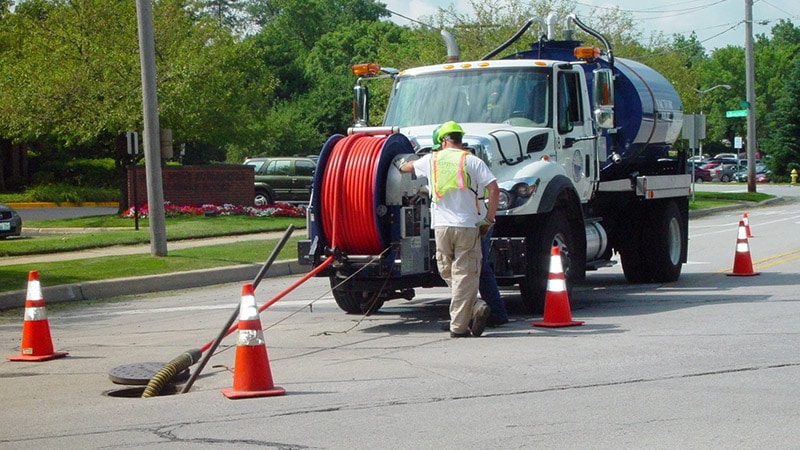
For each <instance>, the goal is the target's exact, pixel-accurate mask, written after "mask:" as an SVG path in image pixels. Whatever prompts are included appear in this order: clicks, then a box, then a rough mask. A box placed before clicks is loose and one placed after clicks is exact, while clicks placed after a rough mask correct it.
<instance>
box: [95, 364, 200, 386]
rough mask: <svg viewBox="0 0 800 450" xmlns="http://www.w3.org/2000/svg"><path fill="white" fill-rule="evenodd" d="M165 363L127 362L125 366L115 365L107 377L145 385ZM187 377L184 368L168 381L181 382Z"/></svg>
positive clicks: (112, 379) (117, 382)
mask: <svg viewBox="0 0 800 450" xmlns="http://www.w3.org/2000/svg"><path fill="white" fill-rule="evenodd" d="M164 364H165V363H158V362H145V363H137V364H128V365H125V366H117V367H114V368H113V369H111V370H109V371H108V378H110V379H111V381H112V382H114V383H116V384H131V385H136V386H139V385H141V386H146V385H147V383H149V382H150V379H151V378H153V376H154V375H155V374H157V373H158V371H159V370H161V369H162V368H163V367H164ZM188 379H189V369H185V370H183V371H182V372H180V373H177V374H175V376H174V377H172V379H171V380H170V382H172V383H174V382H181V381H186V380H188Z"/></svg>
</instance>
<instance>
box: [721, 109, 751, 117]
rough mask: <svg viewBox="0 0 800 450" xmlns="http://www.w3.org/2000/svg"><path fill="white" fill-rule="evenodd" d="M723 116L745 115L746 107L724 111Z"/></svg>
mask: <svg viewBox="0 0 800 450" xmlns="http://www.w3.org/2000/svg"><path fill="white" fill-rule="evenodd" d="M725 117H727V118H729V119H730V118H731V117H747V110H746V109H735V110H733V111H725Z"/></svg>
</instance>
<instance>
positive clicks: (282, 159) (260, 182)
mask: <svg viewBox="0 0 800 450" xmlns="http://www.w3.org/2000/svg"><path fill="white" fill-rule="evenodd" d="M244 164H247V165H251V166H253V169H254V170H255V171H256V184H255V194H256V196H255V205H256V206H264V205H270V204H272V203H275V202H282V203H308V201H309V199H310V197H311V183H312V182H313V180H314V171H316V170H317V163H316V162H315V161H314V160H313V159H311V158H307V157H297V156H266V157H254V158H247V159H246V160H245V161H244Z"/></svg>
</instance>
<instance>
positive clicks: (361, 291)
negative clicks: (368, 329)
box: [298, 14, 690, 313]
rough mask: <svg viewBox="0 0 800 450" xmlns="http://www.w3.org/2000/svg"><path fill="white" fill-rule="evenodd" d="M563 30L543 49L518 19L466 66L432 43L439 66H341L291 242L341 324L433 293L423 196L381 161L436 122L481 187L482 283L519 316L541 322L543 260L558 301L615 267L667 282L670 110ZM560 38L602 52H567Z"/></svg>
mask: <svg viewBox="0 0 800 450" xmlns="http://www.w3.org/2000/svg"><path fill="white" fill-rule="evenodd" d="M563 23H564V31H563V37H562V38H561V39H557V38H556V36H555V35H556V33H555V29H556V25H557V24H558V20H557V18H556V17H555V15H554V14H551V15H549V16H548V17H547V18H546V19H540V18H532V19H530V20H529V21H528V22H526V24H525V25H524V26H523V27H522V28H521V29H520V30H519V31H517V33H516V34H515V35H514V36H512V37H511V38H510V39H509V40H508V41H506V42H505V43H503V44H502V45H501V46H499V47H497V48H496V49H495V50H493V51H491V52H490V53H488V54H487V55H486V56H484V57H483V58H481V59H480V60H477V61H460V58H459V53H458V46H457V44H456V43H455V40H454V39H453V38H452V36H451V35H450V34H449V33H447V32H442V36H443V40H444V42H445V44H446V45H445V46H446V48H447V60H446V62H445V63H444V64H437V65H431V66H425V67H416V68H410V69H406V70H403V71H399V70H396V69H392V68H385V67H380V66H378V65H377V64H364V65H356V66H354V67H353V73H354V75H356V76H357V77H358V79H357V81H356V84H355V87H354V100H353V104H354V116H355V117H354V119H355V124H354V126H353V127H351V128H350V129H348V131H347V134H346V135H334V136H331V137H330V138H329V139H328V140H327V141H326V143H325V144H324V145H323V147H322V150H321V152H320V155H319V160H318V166H317V171H316V173H315V175H314V183H313V188H312V193H311V201H310V204H309V208H308V229H307V232H308V239H305V240H302V241H300V242H299V243H298V259H299V261H300V263H301V264H307V265H311V266H313V267H315V268H319V269H320V270H319V272H318V274H317V276H325V277H328V278H329V279H330V284H331V288H332V291H333V296H334V298H335V300H336V302H337V304H338V305H339V307H340V308H341V309H342V310H344V311H346V312H348V313H368V312H373V311H376V310H378V309H379V308H380V307H381V306H382V305H383V304H384V302H385V301H387V300H391V299H397V298H405V299H411V298H413V297H414V295H415V289H417V288H426V287H434V286H444V282H443V280H442V279H441V277H439V275H438V273H437V268H436V260H435V242H434V237H433V234H432V229H431V209H430V206H431V199H430V193H429V192H428V182H427V180H425V179H424V178H422V179H417V178H416V177H415V176H414V175H413V174H407V173H406V174H404V173H401V172H399V171H398V170H397V169H396V168H395V166H394V165H393V163H394V162H395V161H396V160H397V159H399V158H408V157H410V156H411V155H413V154H422V153H425V152H429V151H431V147H432V146H433V145H434V143H433V138H432V134H433V131H434V129H435V128H436V127H437V126H438V125H440V124H442V123H443V122H446V121H450V120H454V121H456V122H458V123H459V124H460V125H461V126H462V127H463V129H464V130H465V132H466V134H465V135H464V143H465V148H466V149H468V150H469V151H471V152H473V153H474V154H475V155H476V156H478V157H480V158H481V159H483V161H485V162H486V163H487V164H488V166H489V167H490V169H491V170H492V172H493V173H494V175H495V176H496V177H497V183H498V186H499V187H500V202H499V208H498V212H497V215H496V224H495V228H494V232H493V237H492V245H491V252H490V255H489V259H490V261H491V264H492V266H493V269H494V272H495V276H496V278H497V282H498V284H499V285H500V286H501V287H502V286H515V285H516V286H518V287H519V291H520V296H521V299H522V302H523V303H524V305H525V306H526V307H527V308H528V309H529V310H530V312H533V313H537V312H541V311H542V310H543V307H544V298H545V294H546V289H547V279H548V275H549V270H550V258H551V251H552V250H553V247H554V246H557V247H558V248H559V250H560V252H558V254H560V255H561V259H562V266H563V270H564V276H565V278H566V280H567V286H568V289H569V288H570V287H571V286H572V285H573V284H574V283H577V282H580V281H581V280H583V279H584V278H585V276H586V272H587V271H593V270H597V269H599V268H602V267H606V266H610V265H613V264H615V263H616V262H617V259H619V260H620V261H621V264H622V270H623V272H624V275H625V278H626V279H627V281H628V282H630V283H648V282H655V283H661V282H671V281H675V280H677V279H678V278H679V277H680V273H681V267H682V265H683V263H685V262H686V256H687V243H688V198H689V195H690V175H687V174H686V170H685V161H686V158H685V155H680V154H679V155H678V156H677V158H676V157H675V156H674V155H673V156H672V157H670V154H669V151H670V148H671V145H672V144H673V143H674V141H675V140H676V139H677V137H678V135H679V133H680V129H681V124H682V114H683V113H682V107H681V102H680V98H679V97H678V94H677V92H676V91H675V89H674V88H673V87H672V86H671V85H670V83H669V82H668V81H667V80H666V79H665V78H664V77H663V76H662V75H660V74H659V73H657V72H656V71H655V70H653V69H651V68H650V67H647V66H645V65H643V64H641V63H638V62H636V61H632V60H626V59H623V58H616V57H615V56H614V54H613V51H612V49H611V46H610V45H609V42H608V41H607V39H606V38H605V37H604V36H603V35H602V34H601V33H599V32H598V31H596V30H594V29H592V28H590V27H589V26H587V25H586V24H584V23H583V22H582V21H581V20H580V19H579V18H577V17H576V16H574V15H571V16H569V17H568V18H567V19H566V20H565V21H564V22H563ZM533 25H539V27H540V28H541V31H540V33H539V35H537V36H536V38H535V39H534V40H535V42H533V43H532V44H530V47H529V48H528V49H527V50H524V51H518V52H515V53H512V54H507V55H505V56H502V57H499V58H498V57H497V56H498V55H501V54H503V52H505V51H506V49H507V48H508V47H510V46H511V45H512V44H513V43H515V42H516V41H518V40H519V39H520V38H522V37H523V36H524V35H525V34H526V32H527V31H528V29H530V27H531V26H533ZM573 25H574V26H576V27H577V28H579V29H580V30H582V31H583V32H584V33H585V34H586V35H588V36H590V37H591V38H594V39H596V40H597V41H598V42H599V43H601V44H602V45H601V47H604V48H602V49H601V48H600V47H586V46H582V43H581V42H579V41H577V40H575V38H574V34H575V29H574V28H573ZM380 79H388V80H390V82H391V83H392V89H391V93H390V96H389V101H388V105H387V109H386V111H385V114H384V118H383V124H382V125H381V126H370V125H369V121H368V120H369V101H368V100H369V97H368V91H367V86H366V84H367V82H377V81H373V80H380ZM553 253H555V252H553ZM321 265H325V267H324V268H321V267H319V266H321Z"/></svg>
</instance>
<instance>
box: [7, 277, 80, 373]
mask: <svg viewBox="0 0 800 450" xmlns="http://www.w3.org/2000/svg"><path fill="white" fill-rule="evenodd" d="M67 354H68V353H67V352H54V351H53V340H52V338H51V337H50V323H49V322H48V321H47V310H46V309H45V307H44V298H42V286H41V284H39V272H37V271H35V270H31V271H30V272H28V292H27V296H26V297H25V318H24V321H23V323H22V342H21V343H20V354H19V355H17V356H9V357H7V358H6V359H8V360H9V361H34V362H36V361H48V360H51V359H56V358H62V357H64V356H67Z"/></svg>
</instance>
